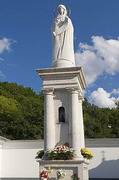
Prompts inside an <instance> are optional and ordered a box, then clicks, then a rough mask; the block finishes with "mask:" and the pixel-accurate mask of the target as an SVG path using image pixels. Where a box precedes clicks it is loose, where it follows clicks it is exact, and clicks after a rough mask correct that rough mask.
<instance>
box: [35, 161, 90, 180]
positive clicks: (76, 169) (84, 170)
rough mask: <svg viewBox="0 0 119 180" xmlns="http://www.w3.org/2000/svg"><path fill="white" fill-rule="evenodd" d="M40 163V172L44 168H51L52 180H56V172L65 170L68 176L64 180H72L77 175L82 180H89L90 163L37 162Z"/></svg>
mask: <svg viewBox="0 0 119 180" xmlns="http://www.w3.org/2000/svg"><path fill="white" fill-rule="evenodd" d="M37 161H38V162H39V168H40V171H41V170H42V169H43V168H46V169H47V168H48V167H51V168H52V169H53V172H52V173H51V179H53V180H56V172H57V171H58V170H59V169H64V170H65V172H66V176H65V177H64V178H63V180H71V176H72V175H73V174H77V176H78V177H79V178H80V180H88V179H89V177H88V164H89V162H88V161H85V160H84V159H82V160H37Z"/></svg>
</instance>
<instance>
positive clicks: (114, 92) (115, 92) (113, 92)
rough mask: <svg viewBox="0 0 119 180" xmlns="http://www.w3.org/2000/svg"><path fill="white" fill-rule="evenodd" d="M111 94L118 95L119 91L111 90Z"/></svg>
mask: <svg viewBox="0 0 119 180" xmlns="http://www.w3.org/2000/svg"><path fill="white" fill-rule="evenodd" d="M111 94H119V89H113V90H112V92H111Z"/></svg>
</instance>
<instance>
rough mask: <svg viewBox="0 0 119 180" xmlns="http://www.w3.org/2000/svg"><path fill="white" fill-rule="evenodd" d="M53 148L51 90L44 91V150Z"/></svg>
mask: <svg viewBox="0 0 119 180" xmlns="http://www.w3.org/2000/svg"><path fill="white" fill-rule="evenodd" d="M54 147H55V118H54V100H53V90H47V91H44V149H45V150H48V149H52V148H54Z"/></svg>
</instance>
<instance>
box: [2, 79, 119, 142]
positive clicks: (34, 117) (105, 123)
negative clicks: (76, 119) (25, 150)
mask: <svg viewBox="0 0 119 180" xmlns="http://www.w3.org/2000/svg"><path fill="white" fill-rule="evenodd" d="M43 107H44V98H43V94H42V93H40V94H36V93H35V92H34V91H33V90H32V89H31V88H25V87H23V86H19V85H17V84H16V83H8V82H0V136H4V137H6V138H9V139H40V138H43V124H44V122H43V119H44V118H43V114H44V110H43V109H44V108H43ZM83 114H84V127H85V137H86V138H119V103H117V108H114V109H109V108H99V107H97V106H95V105H93V104H92V105H91V104H90V103H89V102H88V101H87V99H85V101H84V102H83Z"/></svg>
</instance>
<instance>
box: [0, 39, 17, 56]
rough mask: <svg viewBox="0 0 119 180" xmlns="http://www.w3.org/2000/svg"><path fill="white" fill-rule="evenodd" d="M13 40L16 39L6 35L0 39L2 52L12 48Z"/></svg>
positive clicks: (0, 50) (0, 51)
mask: <svg viewBox="0 0 119 180" xmlns="http://www.w3.org/2000/svg"><path fill="white" fill-rule="evenodd" d="M13 42H14V40H11V39H8V38H6V37H4V38H3V39H0V54H1V53H3V52H4V51H5V50H6V51H7V52H9V51H10V50H11V44H12V43H13Z"/></svg>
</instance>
